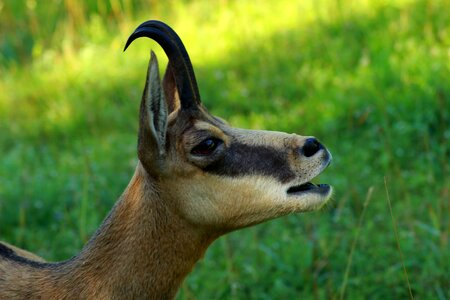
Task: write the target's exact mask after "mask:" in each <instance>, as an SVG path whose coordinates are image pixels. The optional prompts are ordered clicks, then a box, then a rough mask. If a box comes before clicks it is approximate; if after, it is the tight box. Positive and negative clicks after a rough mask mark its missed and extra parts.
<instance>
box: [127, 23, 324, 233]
mask: <svg viewBox="0 0 450 300" xmlns="http://www.w3.org/2000/svg"><path fill="white" fill-rule="evenodd" d="M139 37H149V38H152V39H154V40H155V41H157V42H158V43H159V44H160V45H161V46H162V48H163V49H164V51H165V53H166V54H167V56H168V58H169V64H168V66H167V70H166V73H165V75H164V79H163V82H162V83H161V80H160V77H159V69H158V62H157V59H156V56H155V55H154V53H153V52H152V54H151V59H150V63H149V67H148V73H147V80H146V84H145V88H144V94H143V96H142V102H141V107H140V122H139V136H138V157H139V161H140V163H141V165H142V167H143V168H144V169H145V170H146V172H147V173H148V175H149V176H148V178H149V179H150V180H149V181H151V183H150V185H151V187H152V188H153V189H156V190H157V191H159V194H160V195H161V198H162V201H165V203H166V205H167V206H168V207H170V208H171V209H172V210H173V211H174V212H176V213H177V214H179V215H180V216H181V217H183V218H184V219H186V220H188V221H189V222H191V223H193V224H195V225H198V226H205V227H208V228H216V229H217V230H220V231H225V232H226V231H230V230H234V229H237V228H242V227H245V226H249V225H252V224H256V223H260V222H262V221H265V220H268V219H272V218H276V217H279V216H282V215H286V214H288V213H292V212H303V211H310V210H314V209H317V208H319V207H321V206H322V205H323V204H324V203H326V201H327V200H328V199H329V198H330V196H331V193H332V188H331V187H330V186H329V185H325V184H322V185H315V184H312V183H310V180H312V179H313V178H314V177H316V176H317V175H319V174H320V173H321V172H322V171H323V170H324V169H325V168H326V167H327V166H328V165H329V163H330V161H331V154H330V152H328V150H327V149H326V148H325V147H324V146H323V145H322V144H321V143H319V142H318V141H317V139H315V138H313V137H310V136H300V135H296V134H287V133H283V132H273V131H261V130H246V129H239V128H233V127H231V126H229V125H228V124H227V123H226V122H224V121H223V120H222V119H219V118H217V117H214V116H212V115H211V114H209V113H208V111H207V110H206V108H205V107H204V106H203V105H202V103H201V100H200V94H199V91H198V87H197V83H196V79H195V75H194V72H193V68H192V65H191V62H190V59H189V56H188V54H187V52H186V49H185V48H184V45H183V43H182V42H181V40H180V38H179V37H178V35H177V34H176V33H175V32H174V31H173V30H172V29H171V28H170V27H168V26H167V25H165V24H164V23H161V22H159V21H147V22H145V23H143V24H141V25H140V26H139V27H138V28H137V29H136V30H135V31H134V33H133V34H132V35H131V36H130V37H129V39H128V41H127V43H126V46H125V49H126V48H127V47H128V46H129V45H130V44H131V43H132V42H133V41H134V40H135V39H136V38H139Z"/></svg>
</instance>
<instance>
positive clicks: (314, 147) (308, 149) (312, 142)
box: [302, 138, 323, 157]
mask: <svg viewBox="0 0 450 300" xmlns="http://www.w3.org/2000/svg"><path fill="white" fill-rule="evenodd" d="M322 148H323V146H322V144H321V143H319V141H318V140H317V139H315V138H309V139H307V140H306V142H305V144H304V145H303V148H302V149H303V154H304V155H305V156H306V157H311V156H313V155H314V154H316V153H317V152H318V151H319V150H320V149H322Z"/></svg>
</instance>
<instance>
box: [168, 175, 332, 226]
mask: <svg viewBox="0 0 450 300" xmlns="http://www.w3.org/2000/svg"><path fill="white" fill-rule="evenodd" d="M173 186H174V187H176V188H175V189H174V190H173V192H174V193H176V194H177V195H174V197H173V199H180V201H179V203H177V206H178V210H179V212H180V213H181V214H183V215H184V217H186V218H187V219H189V220H190V221H192V222H193V223H197V224H208V225H220V226H229V227H230V228H239V227H243V226H248V225H252V224H256V223H260V222H263V221H265V220H269V219H273V218H276V217H280V216H283V215H286V214H289V213H293V212H303V211H310V210H314V209H315V208H317V207H319V206H320V205H322V203H323V201H324V199H323V197H321V196H320V195H316V194H304V195H301V196H298V197H288V196H287V194H286V191H287V189H288V186H287V185H286V184H282V183H280V182H279V181H277V180H275V179H273V178H271V177H268V176H260V175H258V176H256V175H254V176H252V175H248V176H241V177H237V178H231V177H223V176H217V175H210V174H208V175H203V176H198V177H197V176H196V178H191V179H181V180H178V181H177V183H176V184H175V185H173ZM175 196H176V197H175Z"/></svg>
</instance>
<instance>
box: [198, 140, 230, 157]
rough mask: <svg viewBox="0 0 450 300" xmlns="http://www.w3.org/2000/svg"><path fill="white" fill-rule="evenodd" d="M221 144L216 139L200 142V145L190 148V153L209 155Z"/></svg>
mask: <svg viewBox="0 0 450 300" xmlns="http://www.w3.org/2000/svg"><path fill="white" fill-rule="evenodd" d="M222 143H223V142H222V141H221V140H219V139H216V138H209V139H206V140H204V141H202V142H201V143H200V144H198V145H197V146H195V147H194V148H192V150H191V153H192V154H194V155H201V156H206V155H210V154H211V153H213V152H214V150H216V148H217V146H219V145H220V144H222Z"/></svg>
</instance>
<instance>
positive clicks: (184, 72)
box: [123, 20, 201, 109]
mask: <svg viewBox="0 0 450 300" xmlns="http://www.w3.org/2000/svg"><path fill="white" fill-rule="evenodd" d="M143 36H144V37H148V38H151V39H153V40H155V41H156V42H157V43H158V44H160V45H161V47H162V48H163V49H164V52H165V53H166V55H167V57H168V58H169V61H170V62H171V63H172V65H173V67H174V70H175V82H176V85H177V88H178V93H179V95H180V102H181V103H180V104H181V108H182V109H193V108H196V107H197V106H198V105H200V103H201V100H200V93H199V91H198V86H197V81H196V80H195V74H194V69H193V68H192V64H191V60H190V59H189V55H188V53H187V51H186V48H185V47H184V45H183V42H182V41H181V39H180V37H179V36H178V35H177V33H176V32H175V31H174V30H173V29H172V28H170V27H169V26H168V25H167V24H165V23H163V22H160V21H156V20H151V21H147V22H144V23H142V24H141V25H139V26H138V27H137V28H136V30H135V31H134V32H133V33H132V34H131V35H130V37H129V38H128V40H127V43H126V44H125V48H124V49H123V51H125V50H126V49H127V48H128V46H129V45H130V44H131V43H132V42H133V41H134V40H135V39H137V38H140V37H143Z"/></svg>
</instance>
